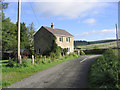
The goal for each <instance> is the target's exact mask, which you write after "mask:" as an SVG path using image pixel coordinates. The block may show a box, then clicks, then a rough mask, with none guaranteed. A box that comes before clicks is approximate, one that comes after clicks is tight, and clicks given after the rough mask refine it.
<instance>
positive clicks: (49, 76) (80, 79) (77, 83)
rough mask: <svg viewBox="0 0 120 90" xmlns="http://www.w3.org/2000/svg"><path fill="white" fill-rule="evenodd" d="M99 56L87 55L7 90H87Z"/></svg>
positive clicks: (33, 76)
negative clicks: (66, 89)
mask: <svg viewBox="0 0 120 90" xmlns="http://www.w3.org/2000/svg"><path fill="white" fill-rule="evenodd" d="M98 56H99V55H87V56H82V57H79V58H77V59H73V60H70V61H66V62H63V63H61V64H58V65H55V66H54V67H51V68H49V69H46V70H43V71H40V72H38V73H36V74H34V75H32V76H30V77H28V78H25V79H23V80H21V81H19V82H16V83H15V84H12V85H10V86H8V87H7V88H87V87H88V72H89V68H90V65H91V64H92V62H93V61H94V60H95V59H96V58H97V57H98Z"/></svg>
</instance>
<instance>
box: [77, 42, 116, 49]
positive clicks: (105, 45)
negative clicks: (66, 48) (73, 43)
mask: <svg viewBox="0 0 120 90" xmlns="http://www.w3.org/2000/svg"><path fill="white" fill-rule="evenodd" d="M77 47H78V48H81V50H89V49H104V48H112V47H116V41H114V42H109V43H108V42H107V43H99V44H90V45H80V46H77Z"/></svg>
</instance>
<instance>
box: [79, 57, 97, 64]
mask: <svg viewBox="0 0 120 90" xmlns="http://www.w3.org/2000/svg"><path fill="white" fill-rule="evenodd" d="M93 57H95V56H89V57H87V58H85V59H83V60H82V61H80V63H82V62H84V61H86V60H87V59H91V58H93Z"/></svg>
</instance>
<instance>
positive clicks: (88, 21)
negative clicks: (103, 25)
mask: <svg viewBox="0 0 120 90" xmlns="http://www.w3.org/2000/svg"><path fill="white" fill-rule="evenodd" d="M95 22H96V20H95V19H94V18H89V19H86V20H84V21H83V23H86V24H94V23H95Z"/></svg>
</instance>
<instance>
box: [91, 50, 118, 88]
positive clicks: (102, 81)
mask: <svg viewBox="0 0 120 90" xmlns="http://www.w3.org/2000/svg"><path fill="white" fill-rule="evenodd" d="M117 53H118V52H117V50H112V49H109V50H107V51H106V52H105V53H104V54H103V56H100V57H99V58H97V60H96V61H95V62H94V64H93V65H92V67H91V70H90V74H89V87H90V88H118V89H120V70H119V69H120V65H119V63H120V57H118V56H117V55H118V54H117Z"/></svg>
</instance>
